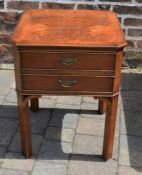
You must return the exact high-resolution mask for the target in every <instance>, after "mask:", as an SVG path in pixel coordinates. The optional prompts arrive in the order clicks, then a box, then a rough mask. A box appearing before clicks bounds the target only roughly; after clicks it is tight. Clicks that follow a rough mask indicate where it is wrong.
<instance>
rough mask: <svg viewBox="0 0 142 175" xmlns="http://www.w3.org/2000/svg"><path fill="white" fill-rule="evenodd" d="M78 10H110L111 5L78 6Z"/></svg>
mask: <svg viewBox="0 0 142 175" xmlns="http://www.w3.org/2000/svg"><path fill="white" fill-rule="evenodd" d="M77 9H89V10H110V5H88V4H78V6H77Z"/></svg>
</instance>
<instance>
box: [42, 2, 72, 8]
mask: <svg viewBox="0 0 142 175" xmlns="http://www.w3.org/2000/svg"><path fill="white" fill-rule="evenodd" d="M73 7H74V4H63V3H54V2H43V3H42V8H43V9H72V8H73Z"/></svg>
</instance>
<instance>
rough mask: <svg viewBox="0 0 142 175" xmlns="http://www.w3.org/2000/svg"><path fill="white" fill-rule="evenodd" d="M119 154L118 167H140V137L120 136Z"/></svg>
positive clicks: (141, 161) (141, 152) (141, 162)
mask: <svg viewBox="0 0 142 175" xmlns="http://www.w3.org/2000/svg"><path fill="white" fill-rule="evenodd" d="M119 154H120V155H119V164H120V165H123V166H133V167H142V137H135V136H127V135H122V136H121V137H120V153H119Z"/></svg>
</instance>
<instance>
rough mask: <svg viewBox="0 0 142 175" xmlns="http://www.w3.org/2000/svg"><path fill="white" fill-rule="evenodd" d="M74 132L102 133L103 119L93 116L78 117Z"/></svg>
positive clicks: (101, 134) (100, 134)
mask: <svg viewBox="0 0 142 175" xmlns="http://www.w3.org/2000/svg"><path fill="white" fill-rule="evenodd" d="M76 132H77V133H78V134H87V135H96V136H103V135H104V121H102V120H99V119H94V118H89V119H88V118H79V120H78V126H77V130H76Z"/></svg>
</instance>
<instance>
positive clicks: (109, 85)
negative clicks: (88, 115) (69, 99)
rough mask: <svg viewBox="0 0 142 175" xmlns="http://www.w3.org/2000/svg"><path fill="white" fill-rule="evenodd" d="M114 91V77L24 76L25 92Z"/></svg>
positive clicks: (23, 85)
mask: <svg viewBox="0 0 142 175" xmlns="http://www.w3.org/2000/svg"><path fill="white" fill-rule="evenodd" d="M112 89H113V77H105V76H95V77H92V76H76V75H73V76H66V75H61V76H60V75H56V76H55V75H54V76H53V75H31V74H30V75H29V74H28V75H22V90H24V91H28V90H29V91H37V92H39V91H42V92H43V91H44V92H50V91H52V92H53V91H56V92H57V91H76V92H83V91H88V92H89V91H91V92H112Z"/></svg>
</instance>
